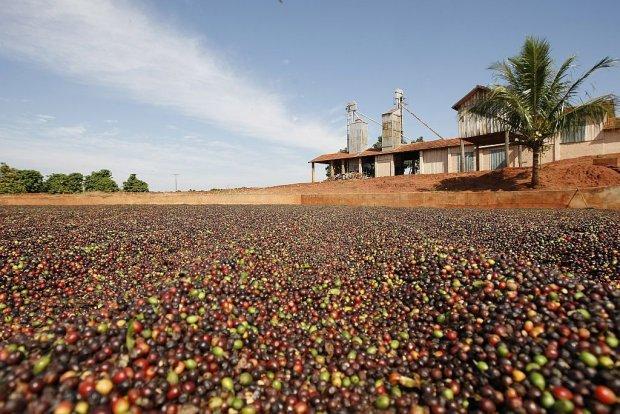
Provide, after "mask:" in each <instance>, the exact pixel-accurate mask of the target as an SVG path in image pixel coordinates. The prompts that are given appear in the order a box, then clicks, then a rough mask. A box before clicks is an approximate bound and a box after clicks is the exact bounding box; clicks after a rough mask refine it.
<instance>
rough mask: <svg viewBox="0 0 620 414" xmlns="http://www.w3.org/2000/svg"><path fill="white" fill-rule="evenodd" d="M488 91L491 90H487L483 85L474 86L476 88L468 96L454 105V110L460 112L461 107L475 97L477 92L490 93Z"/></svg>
mask: <svg viewBox="0 0 620 414" xmlns="http://www.w3.org/2000/svg"><path fill="white" fill-rule="evenodd" d="M488 90H489V88H487V87H486V86H482V85H476V86H474V88H473V89H472V90H471V91H469V92H467V94H466V95H465V96H463V97H462V98H461V99H459V100H458V102H457V103H455V104H454V105H452V109H454V110H458V109H459V107H460V106H461V105H463V103H465V102H466V101H467V100H468V99H469V98H471V97H472V96H474V95H475V94H476V93H477V92H479V91H488Z"/></svg>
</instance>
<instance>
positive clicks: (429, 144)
mask: <svg viewBox="0 0 620 414" xmlns="http://www.w3.org/2000/svg"><path fill="white" fill-rule="evenodd" d="M463 142H464V143H465V145H471V144H472V143H471V142H470V141H468V140H467V139H463ZM459 145H461V138H447V139H436V140H433V141H425V142H412V143H410V144H403V145H401V146H399V147H398V148H395V149H392V150H388V151H381V150H376V149H373V148H368V149H366V150H364V151H362V152H359V153H357V154H349V153H347V152H334V153H331V154H323V155H319V156H318V157H316V158H315V159H313V160H310V161H309V162H318V163H326V162H328V161H335V160H346V159H353V158H361V157H371V156H375V155H383V154H397V153H402V152H411V151H422V150H430V149H440V148H450V147H458V146H459Z"/></svg>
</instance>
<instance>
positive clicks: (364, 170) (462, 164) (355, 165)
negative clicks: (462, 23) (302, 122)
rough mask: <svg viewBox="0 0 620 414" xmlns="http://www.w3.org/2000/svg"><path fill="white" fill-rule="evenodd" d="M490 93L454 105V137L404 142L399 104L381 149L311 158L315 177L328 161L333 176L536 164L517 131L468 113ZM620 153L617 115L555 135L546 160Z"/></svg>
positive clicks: (479, 91) (385, 123) (388, 118)
mask: <svg viewBox="0 0 620 414" xmlns="http://www.w3.org/2000/svg"><path fill="white" fill-rule="evenodd" d="M397 91H398V90H397ZM486 91H487V88H486V87H484V86H480V85H478V86H476V87H474V88H473V89H472V90H471V91H470V92H469V93H467V94H466V95H465V96H464V97H463V98H461V99H460V100H459V101H458V102H457V103H455V104H454V105H453V106H452V108H453V109H454V110H455V111H457V119H458V131H459V137H457V138H450V139H438V140H434V141H427V142H415V143H410V144H402V143H401V139H402V136H403V128H402V106H401V107H399V105H398V103H397V105H396V107H395V108H392V109H391V110H390V111H388V112H386V113H385V114H383V116H382V146H381V149H374V148H367V149H364V150H362V148H363V147H365V146H366V142H364V143H363V145H361V144H362V143H361V142H360V145H358V146H357V147H355V148H353V146H349V147H348V148H349V150H348V152H336V153H330V154H323V155H320V156H318V157H316V158H314V159H313V160H311V161H309V162H310V164H311V165H312V181H313V182H314V181H315V165H316V164H328V165H329V166H330V171H331V172H332V176H333V174H343V173H348V172H356V173H361V174H364V175H366V176H370V177H387V176H394V175H403V174H442V173H458V172H462V171H490V170H495V169H499V168H505V167H531V166H532V153H531V151H529V150H528V149H527V148H524V147H522V146H520V145H517V144H516V143H515V139H514V136H513V135H512V134H510V133H508V132H507V131H504V130H503V129H502V128H501V127H500V126H499V125H498V124H497V123H496V122H494V121H492V120H490V119H488V118H484V117H480V116H477V115H473V114H471V113H469V112H467V111H466V109H467V108H468V107H470V106H471V105H472V104H473V103H474V102H475V101H476V99H479V98H480V97H481V96H482V95H483V94H484V93H486ZM364 127H366V128H367V126H366V125H365V123H364ZM367 135H368V133H367V130H366V133H365V137H366V138H367ZM352 150H355V151H352ZM614 153H620V118H616V117H615V116H614V114H611V115H610V116H609V117H607V118H606V119H605V120H604V121H603V122H602V123H600V124H588V125H586V126H584V127H582V128H579V129H578V130H575V131H571V132H570V133H567V134H562V135H561V136H556V137H553V138H552V139H551V140H550V141H549V142H548V144H547V145H546V147H545V151H544V152H543V154H542V156H541V163H543V164H544V163H548V162H552V161H559V160H563V159H569V158H577V157H582V156H595V155H605V154H614ZM463 160H464V161H463Z"/></svg>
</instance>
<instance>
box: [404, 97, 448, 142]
mask: <svg viewBox="0 0 620 414" xmlns="http://www.w3.org/2000/svg"><path fill="white" fill-rule="evenodd" d="M402 108H404V109H405V111H407V112H409V113H410V114H411V115H413V117H414V118H415V119H417V120H418V121H420V123H421V124H422V125H424V126H425V127H427V128H428V129H430V130H431V132H432V133H433V134H435V135H437V136H438V137H439V139H443V137H442V136H441V135H439V133H438V132H437V131H435V130H434V129H433V128H431V127H430V125H428V124H427V123H426V122H424V121H422V120H421V119H420V117H419V116H417V115H416V114H414V113H413V112H411V111H410V110H409V109H407V107H406V106H404V105H403V106H402Z"/></svg>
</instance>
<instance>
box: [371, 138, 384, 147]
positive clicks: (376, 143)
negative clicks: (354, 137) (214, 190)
mask: <svg viewBox="0 0 620 414" xmlns="http://www.w3.org/2000/svg"><path fill="white" fill-rule="evenodd" d="M382 146H383V137H382V136H381V135H379V136H378V137H377V142H375V143H374V144H372V148H373V149H376V150H380V149H381V147H382Z"/></svg>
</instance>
